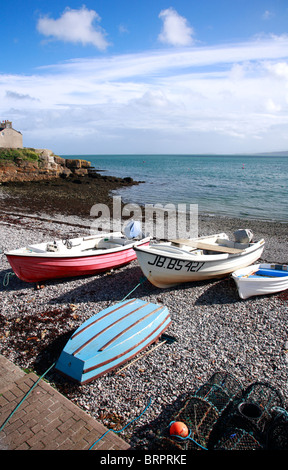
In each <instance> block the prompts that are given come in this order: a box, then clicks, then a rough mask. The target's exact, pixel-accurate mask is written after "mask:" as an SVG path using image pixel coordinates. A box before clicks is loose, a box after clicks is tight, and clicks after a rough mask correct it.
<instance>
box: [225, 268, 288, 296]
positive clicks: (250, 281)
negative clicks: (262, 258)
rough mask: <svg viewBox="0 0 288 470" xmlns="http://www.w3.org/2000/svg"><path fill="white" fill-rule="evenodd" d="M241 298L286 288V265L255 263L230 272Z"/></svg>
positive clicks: (287, 273)
mask: <svg viewBox="0 0 288 470" xmlns="http://www.w3.org/2000/svg"><path fill="white" fill-rule="evenodd" d="M232 278H233V279H234V281H235V283H236V286H237V289H238V293H239V296H240V298H241V299H248V298H249V297H253V296H255V295H267V294H274V293H276V292H281V291H283V290H286V289H288V265H286V264H255V265H253V266H248V267H247V268H244V269H238V270H236V271H235V272H233V273H232Z"/></svg>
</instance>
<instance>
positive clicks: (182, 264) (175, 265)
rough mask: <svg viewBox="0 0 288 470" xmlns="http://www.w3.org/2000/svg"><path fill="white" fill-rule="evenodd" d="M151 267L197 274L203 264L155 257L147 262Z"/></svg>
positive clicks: (159, 256)
mask: <svg viewBox="0 0 288 470" xmlns="http://www.w3.org/2000/svg"><path fill="white" fill-rule="evenodd" d="M148 264H150V265H151V266H157V267H158V268H164V269H174V270H175V271H181V270H182V269H183V270H186V271H187V272H188V271H192V272H197V271H200V269H201V268H202V266H203V265H204V262H201V261H184V260H181V259H173V258H166V256H161V255H155V258H154V260H153V261H148Z"/></svg>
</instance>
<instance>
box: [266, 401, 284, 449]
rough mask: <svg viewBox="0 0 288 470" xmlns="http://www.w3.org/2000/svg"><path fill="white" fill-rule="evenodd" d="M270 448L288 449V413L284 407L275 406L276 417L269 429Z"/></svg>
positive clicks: (268, 442)
mask: <svg viewBox="0 0 288 470" xmlns="http://www.w3.org/2000/svg"><path fill="white" fill-rule="evenodd" d="M267 448H268V449H269V450H288V413H287V411H286V410H284V409H282V408H279V407H277V408H275V417H274V419H273V421H272V423H271V425H270V426H269V429H268V431H267Z"/></svg>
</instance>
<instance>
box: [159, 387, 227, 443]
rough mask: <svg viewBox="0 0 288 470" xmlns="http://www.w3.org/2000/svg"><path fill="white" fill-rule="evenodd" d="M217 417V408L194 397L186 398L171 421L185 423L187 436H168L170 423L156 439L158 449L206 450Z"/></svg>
mask: <svg viewBox="0 0 288 470" xmlns="http://www.w3.org/2000/svg"><path fill="white" fill-rule="evenodd" d="M218 417H219V411H218V410H217V408H216V407H215V406H213V405H212V404H210V403H208V402H207V401H206V400H204V399H203V398H201V397H195V396H192V397H191V398H188V399H187V400H186V401H185V403H184V405H183V407H182V408H181V409H180V411H178V413H177V414H175V415H174V416H173V421H182V422H183V423H185V424H186V426H187V428H188V430H189V436H188V437H185V438H181V437H178V436H170V432H169V431H170V424H171V423H170V424H169V425H167V426H165V428H164V430H163V429H162V431H161V432H160V433H159V436H158V437H157V441H158V443H157V445H158V449H159V448H161V449H162V450H163V451H166V450H169V451H172V450H174V451H176V450H182V451H184V450H185V451H186V450H201V448H202V447H204V448H206V446H207V445H208V441H209V436H210V433H211V430H212V429H213V426H214V424H215V423H216V422H217V419H218ZM173 421H171V422H173Z"/></svg>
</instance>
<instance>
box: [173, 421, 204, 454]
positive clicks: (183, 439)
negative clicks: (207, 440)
mask: <svg viewBox="0 0 288 470" xmlns="http://www.w3.org/2000/svg"><path fill="white" fill-rule="evenodd" d="M172 423H175V421H171V423H170V424H169V427H170V426H171V424H172ZM189 431H190V432H189V434H188V436H186V437H182V436H179V435H178V434H171V437H177V439H180V440H182V441H186V439H190V441H192V442H194V444H196V445H197V446H199V447H201V449H203V450H208V449H206V447H203V446H202V445H201V444H199V442H197V441H195V440H194V439H192V437H191V432H192V431H191V430H189Z"/></svg>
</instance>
